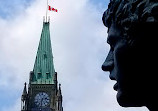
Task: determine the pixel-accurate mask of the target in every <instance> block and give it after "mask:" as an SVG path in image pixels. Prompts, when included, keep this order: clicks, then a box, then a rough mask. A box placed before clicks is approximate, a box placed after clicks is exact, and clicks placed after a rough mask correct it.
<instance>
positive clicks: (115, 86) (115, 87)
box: [113, 83, 118, 91]
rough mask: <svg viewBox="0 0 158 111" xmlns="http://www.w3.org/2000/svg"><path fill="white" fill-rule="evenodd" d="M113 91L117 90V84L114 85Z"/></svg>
mask: <svg viewBox="0 0 158 111" xmlns="http://www.w3.org/2000/svg"><path fill="white" fill-rule="evenodd" d="M113 89H114V90H115V91H117V90H118V84H117V83H116V84H115V85H114V87H113Z"/></svg>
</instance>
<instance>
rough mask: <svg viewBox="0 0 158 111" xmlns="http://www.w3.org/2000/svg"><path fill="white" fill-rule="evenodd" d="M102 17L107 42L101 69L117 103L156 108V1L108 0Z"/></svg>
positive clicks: (157, 42) (157, 34)
mask: <svg viewBox="0 0 158 111" xmlns="http://www.w3.org/2000/svg"><path fill="white" fill-rule="evenodd" d="M102 20H103V23H104V25H105V26H106V27H107V28H108V37H107V43H108V44H109V45H110V51H109V53H108V56H107V57H106V60H105V62H104V63H103V65H102V69H103V70H104V71H109V72H110V75H109V77H110V79H111V80H115V81H116V84H115V85H114V90H116V91H117V101H118V103H119V105H120V106H122V107H141V106H146V107H147V108H148V109H149V110H150V111H158V108H157V101H158V90H157V89H158V85H157V84H158V78H157V75H158V65H157V64H158V62H157V61H158V54H157V51H158V48H157V47H158V46H157V45H158V40H157V39H158V0H110V3H109V5H108V9H107V10H106V11H105V12H104V14H103V17H102Z"/></svg>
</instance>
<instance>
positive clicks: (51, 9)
mask: <svg viewBox="0 0 158 111" xmlns="http://www.w3.org/2000/svg"><path fill="white" fill-rule="evenodd" d="M48 10H49V11H54V12H58V10H57V9H55V8H53V7H51V6H49V5H48Z"/></svg>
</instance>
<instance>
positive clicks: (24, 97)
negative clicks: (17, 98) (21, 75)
mask: <svg viewBox="0 0 158 111" xmlns="http://www.w3.org/2000/svg"><path fill="white" fill-rule="evenodd" d="M27 101H28V94H27V88H26V82H25V84H24V90H23V93H22V96H21V111H27Z"/></svg>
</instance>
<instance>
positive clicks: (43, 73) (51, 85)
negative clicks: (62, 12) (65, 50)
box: [21, 22, 63, 111]
mask: <svg viewBox="0 0 158 111" xmlns="http://www.w3.org/2000/svg"><path fill="white" fill-rule="evenodd" d="M49 25H50V23H49V22H43V29H42V33H41V38H40V42H39V46H38V50H37V55H36V60H35V63H34V68H33V70H32V71H31V72H30V77H29V84H28V87H27V84H26V83H25V84H24V89H23V93H22V96H21V111H63V106H62V93H61V85H60V84H58V80H57V72H56V71H55V68H54V63H53V54H52V47H51V39H50V30H49Z"/></svg>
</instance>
